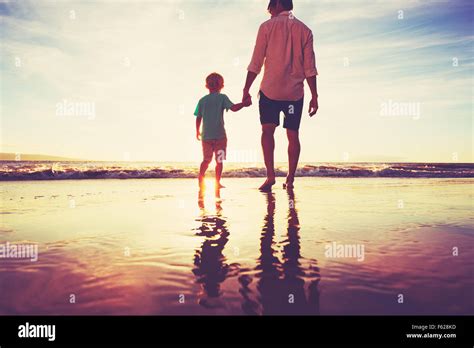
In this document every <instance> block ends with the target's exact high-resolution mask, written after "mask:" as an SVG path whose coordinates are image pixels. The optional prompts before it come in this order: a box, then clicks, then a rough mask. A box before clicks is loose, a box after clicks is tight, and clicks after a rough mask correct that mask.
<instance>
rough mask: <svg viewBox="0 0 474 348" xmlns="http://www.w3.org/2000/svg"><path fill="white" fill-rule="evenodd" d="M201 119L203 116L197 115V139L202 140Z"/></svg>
mask: <svg viewBox="0 0 474 348" xmlns="http://www.w3.org/2000/svg"><path fill="white" fill-rule="evenodd" d="M201 121H202V117H199V116H198V117H196V139H197V140H201Z"/></svg>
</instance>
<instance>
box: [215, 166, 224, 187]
mask: <svg viewBox="0 0 474 348" xmlns="http://www.w3.org/2000/svg"><path fill="white" fill-rule="evenodd" d="M223 169H224V163H223V162H220V161H217V162H216V186H218V187H220V188H222V187H224V186H222V185H221V176H222V170H223Z"/></svg>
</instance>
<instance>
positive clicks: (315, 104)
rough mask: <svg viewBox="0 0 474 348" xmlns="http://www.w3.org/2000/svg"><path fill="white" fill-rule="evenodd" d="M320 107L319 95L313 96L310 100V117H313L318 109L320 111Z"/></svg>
mask: <svg viewBox="0 0 474 348" xmlns="http://www.w3.org/2000/svg"><path fill="white" fill-rule="evenodd" d="M318 107H319V106H318V97H317V96H313V97H312V98H311V101H310V102H309V109H308V113H309V117H313V116H314V115H315V114H316V111H318Z"/></svg>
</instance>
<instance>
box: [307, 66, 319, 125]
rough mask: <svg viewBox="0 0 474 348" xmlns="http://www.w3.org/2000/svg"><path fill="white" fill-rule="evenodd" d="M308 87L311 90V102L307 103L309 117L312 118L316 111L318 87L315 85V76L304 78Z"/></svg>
mask: <svg viewBox="0 0 474 348" xmlns="http://www.w3.org/2000/svg"><path fill="white" fill-rule="evenodd" d="M306 82H307V83H308V87H309V89H310V90H311V101H310V102H309V110H308V113H309V116H314V115H315V114H316V111H318V85H317V83H316V75H314V76H310V77H308V78H306Z"/></svg>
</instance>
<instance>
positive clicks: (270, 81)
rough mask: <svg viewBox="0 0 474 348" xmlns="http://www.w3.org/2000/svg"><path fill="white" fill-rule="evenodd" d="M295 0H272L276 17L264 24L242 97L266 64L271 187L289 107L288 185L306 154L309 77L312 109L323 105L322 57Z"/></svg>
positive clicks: (264, 116)
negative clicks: (303, 124) (303, 137)
mask: <svg viewBox="0 0 474 348" xmlns="http://www.w3.org/2000/svg"><path fill="white" fill-rule="evenodd" d="M292 9H293V1H292V0H270V3H269V5H268V11H269V12H270V14H271V16H272V18H271V19H269V20H268V21H266V22H264V23H263V24H262V25H260V28H259V30H258V35H257V42H256V44H255V49H254V52H253V56H252V61H251V62H250V65H249V66H248V68H247V70H248V73H247V79H246V82H245V87H244V93H243V97H242V100H246V99H248V98H249V97H250V94H249V91H250V87H251V86H252V83H253V82H254V80H255V78H256V77H257V75H258V74H259V73H260V71H261V69H262V66H263V65H265V72H264V75H263V79H262V83H261V85H260V101H259V111H260V123H261V124H262V149H263V157H264V160H265V167H266V168H267V179H266V180H265V182H264V183H263V184H262V186H260V190H262V191H269V190H271V188H272V186H273V185H274V184H275V168H274V160H273V157H274V156H273V151H274V148H275V139H274V137H273V135H274V132H275V128H276V127H277V126H278V125H279V124H280V120H279V119H280V112H283V113H284V115H285V117H284V122H283V128H286V134H287V136H288V167H289V168H288V175H287V177H286V182H285V183H284V184H283V187H284V188H293V181H294V179H295V172H296V168H297V166H298V159H299V155H300V142H299V135H298V130H299V126H300V121H301V114H302V111H303V95H304V80H305V79H306V81H307V83H308V86H309V89H310V90H311V101H310V103H309V111H308V112H309V115H310V116H313V115H315V114H316V111H317V110H318V93H317V87H316V75H317V74H318V72H317V70H316V60H315V55H314V50H313V34H312V32H311V30H310V29H309V28H308V27H307V26H306V25H305V24H304V23H303V22H301V21H299V20H298V19H296V18H295V17H294V16H293V14H292V13H291V12H290V11H291V10H292Z"/></svg>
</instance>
